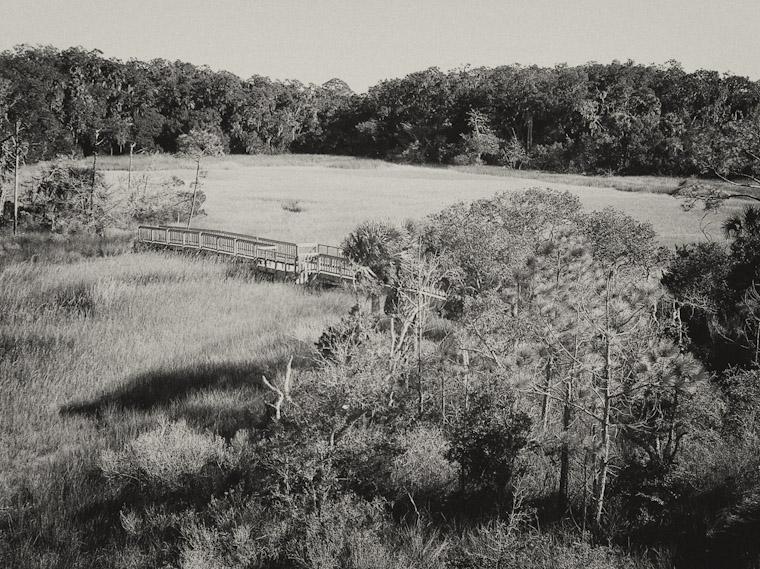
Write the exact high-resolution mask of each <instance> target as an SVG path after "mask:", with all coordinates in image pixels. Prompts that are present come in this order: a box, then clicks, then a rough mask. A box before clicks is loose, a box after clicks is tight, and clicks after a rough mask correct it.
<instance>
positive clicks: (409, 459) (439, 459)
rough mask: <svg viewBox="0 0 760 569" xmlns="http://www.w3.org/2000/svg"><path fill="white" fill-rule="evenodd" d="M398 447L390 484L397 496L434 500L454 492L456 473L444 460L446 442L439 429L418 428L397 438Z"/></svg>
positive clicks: (446, 449)
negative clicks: (399, 449) (400, 449)
mask: <svg viewBox="0 0 760 569" xmlns="http://www.w3.org/2000/svg"><path fill="white" fill-rule="evenodd" d="M398 444H399V446H400V447H401V448H402V449H403V450H402V452H401V454H400V455H398V456H397V457H396V458H395V460H394V461H393V466H392V470H391V482H392V483H393V486H394V488H395V489H396V490H397V491H398V492H399V493H400V494H401V495H404V494H406V493H407V492H408V493H409V494H411V495H412V496H414V497H417V496H419V497H422V498H434V497H441V496H445V495H447V494H449V493H450V492H451V491H452V490H453V489H454V487H455V485H456V481H457V471H456V468H455V466H454V465H453V464H452V463H451V462H450V461H449V460H448V459H447V458H446V455H447V453H448V452H449V442H448V441H447V440H446V438H445V437H444V434H443V432H442V431H441V429H440V428H438V427H434V426H426V425H419V426H417V427H415V428H414V429H413V430H411V431H410V432H409V433H408V434H406V435H402V436H399V437H398Z"/></svg>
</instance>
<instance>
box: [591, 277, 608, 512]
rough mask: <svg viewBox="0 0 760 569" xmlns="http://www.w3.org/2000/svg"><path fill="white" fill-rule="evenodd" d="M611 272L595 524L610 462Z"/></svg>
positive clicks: (605, 333)
mask: <svg viewBox="0 0 760 569" xmlns="http://www.w3.org/2000/svg"><path fill="white" fill-rule="evenodd" d="M611 280H612V274H611V273H610V275H609V276H608V277H607V296H606V298H605V301H604V312H605V331H604V373H603V377H602V386H601V396H602V404H603V405H604V407H603V410H602V417H601V419H602V420H601V439H602V441H601V442H602V450H601V452H602V456H601V458H600V461H599V475H598V480H597V485H596V486H597V488H596V513H595V515H594V520H595V521H596V524H597V525H599V522H600V521H601V519H602V513H603V512H604V493H605V491H606V489H607V477H608V474H609V462H610V411H611V400H610V379H611V374H612V342H611V338H610V288H611V286H612V284H611Z"/></svg>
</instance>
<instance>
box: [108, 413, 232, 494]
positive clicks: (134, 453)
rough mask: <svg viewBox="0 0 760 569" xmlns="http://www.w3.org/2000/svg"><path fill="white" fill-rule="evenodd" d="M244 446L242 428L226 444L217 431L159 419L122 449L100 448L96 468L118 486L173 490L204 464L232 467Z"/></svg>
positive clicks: (163, 490)
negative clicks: (200, 429) (211, 432)
mask: <svg viewBox="0 0 760 569" xmlns="http://www.w3.org/2000/svg"><path fill="white" fill-rule="evenodd" d="M246 446H247V433H246V432H245V431H240V432H238V434H236V435H235V438H234V439H233V440H232V441H231V443H229V444H228V443H226V442H225V440H224V439H222V438H221V437H220V436H218V435H212V434H208V433H203V434H202V433H196V432H195V431H193V430H192V429H191V428H190V427H188V426H187V423H186V422H185V421H184V420H180V421H179V422H176V423H172V422H169V421H167V420H162V421H161V422H160V423H159V425H158V426H157V427H156V428H155V429H153V430H151V431H148V432H145V433H143V434H141V435H140V436H139V437H137V439H135V440H134V441H132V442H131V443H129V444H128V445H127V446H126V448H125V449H124V450H123V451H121V452H114V451H112V450H106V451H104V452H103V453H102V454H101V457H100V468H101V470H102V471H103V474H104V475H105V476H106V478H108V479H109V480H111V481H113V482H115V483H117V484H119V485H122V486H127V485H129V484H131V483H133V482H134V483H137V484H139V485H140V486H142V487H146V488H149V489H153V490H157V491H159V492H165V491H173V490H177V489H179V488H181V487H183V486H184V485H186V484H188V483H190V482H192V478H193V477H199V476H201V473H202V472H203V471H204V470H205V469H207V468H210V469H211V470H216V471H224V470H230V469H232V468H234V467H235V466H237V464H238V463H239V462H240V458H241V454H242V452H243V450H244V449H245V448H246Z"/></svg>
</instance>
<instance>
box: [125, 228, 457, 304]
mask: <svg viewBox="0 0 760 569" xmlns="http://www.w3.org/2000/svg"><path fill="white" fill-rule="evenodd" d="M137 240H138V241H139V242H140V243H145V244H149V245H157V246H163V247H171V248H173V249H188V250H195V251H209V252H211V253H217V254H219V255H226V256H229V257H234V258H239V259H245V260H248V261H250V262H252V263H254V264H255V265H256V266H257V268H259V269H261V270H263V271H267V272H270V273H277V274H281V275H291V276H293V277H294V278H295V279H296V282H298V283H301V284H304V283H307V282H311V281H319V282H334V283H340V282H354V281H355V279H356V270H355V266H354V265H353V263H351V261H350V260H348V259H347V258H346V257H345V256H344V255H343V250H342V249H341V248H340V247H335V246H333V245H322V244H319V243H301V244H298V243H289V242H287V241H277V240H276V239H269V238H266V237H256V236H252V235H242V234H239V233H230V232H228V231H217V230H212V229H190V228H185V227H176V226H168V225H159V226H149V225H141V226H140V227H139V228H138V230H137ZM422 294H423V295H425V296H426V297H431V298H434V299H437V300H444V299H445V298H446V295H445V293H444V292H442V291H440V290H438V289H433V288H428V287H426V288H425V289H424V290H423V291H422Z"/></svg>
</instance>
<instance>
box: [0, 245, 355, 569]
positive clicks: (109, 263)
mask: <svg viewBox="0 0 760 569" xmlns="http://www.w3.org/2000/svg"><path fill="white" fill-rule="evenodd" d="M67 258H68V259H70V258H71V257H67ZM228 269H229V265H228V263H226V262H224V261H221V260H218V259H215V258H203V257H200V258H196V259H188V258H185V257H180V256H176V255H172V254H168V253H167V254H164V253H157V252H145V253H140V254H124V255H121V256H116V257H95V258H81V257H80V258H78V260H76V261H74V262H70V263H60V262H59V263H51V262H47V261H45V262H43V261H37V262H29V261H25V262H7V261H5V262H4V263H3V265H2V268H0V315H1V316H0V431H1V432H2V433H3V437H2V439H1V440H0V512H5V513H7V515H6V514H5V513H4V514H3V516H0V532H1V533H3V534H5V535H6V536H7V537H8V539H9V540H10V543H9V544H6V545H8V547H9V550H8V551H6V552H5V553H6V554H7V555H10V556H11V558H10V559H11V560H12V562H11V561H8V560H7V559H4V558H3V548H2V547H0V565H2V566H11V565H14V566H29V567H37V566H51V567H53V566H72V567H73V566H75V565H76V564H77V563H78V561H76V558H75V557H76V555H75V554H76V553H77V552H79V553H80V554H81V552H82V549H81V548H87V547H96V546H98V547H99V546H100V545H102V544H100V545H98V543H95V541H98V540H106V541H107V540H108V539H111V537H112V536H111V532H112V531H114V530H113V528H114V527H116V528H118V527H120V525H119V522H118V513H119V508H120V506H119V504H117V503H115V502H114V500H116V501H117V502H118V499H119V498H118V496H115V495H114V494H113V490H112V489H109V487H108V486H107V485H105V480H104V478H103V476H102V474H100V469H99V467H98V464H99V460H100V457H101V454H102V453H103V452H106V451H111V452H121V451H122V449H123V448H125V446H126V447H127V448H128V446H127V445H129V444H130V442H131V441H134V440H137V439H138V437H140V436H141V434H143V433H146V432H150V431H151V429H155V428H156V426H157V425H160V424H161V422H162V421H163V422H165V421H175V422H183V424H186V425H187V428H188V429H190V428H192V429H194V430H196V431H197V432H199V433H204V432H208V433H215V436H222V437H229V438H231V437H233V436H234V434H235V433H236V432H237V431H239V430H240V429H245V428H252V427H255V426H256V425H257V424H260V423H261V421H262V420H263V419H264V417H265V414H266V409H267V408H266V406H265V405H264V397H265V396H262V391H261V389H260V385H261V375H262V374H266V375H267V377H270V378H272V379H274V378H276V377H277V376H278V375H279V374H281V373H282V370H283V368H284V362H285V361H287V359H288V358H289V356H290V355H295V356H296V360H295V363H294V365H295V367H296V370H298V369H301V368H303V367H304V366H306V367H308V366H309V365H310V362H311V359H310V357H311V355H310V349H311V345H312V344H313V342H314V341H315V340H316V339H317V338H318V337H319V334H320V333H321V331H322V330H323V329H324V328H326V327H327V326H328V325H330V324H332V323H335V322H336V321H337V320H338V319H339V318H340V317H341V316H342V315H343V314H344V313H345V312H346V311H347V310H348V307H349V305H350V304H351V302H352V299H351V296H350V295H348V294H346V293H343V292H341V291H339V290H336V291H311V290H304V289H300V288H296V287H294V286H293V285H289V284H285V283H264V282H250V281H248V280H245V279H241V278H236V277H235V276H230V275H229V273H228ZM296 373H298V371H296ZM198 436H202V435H198ZM214 440H216V439H214ZM99 525H102V526H103V527H102V528H100V529H96V528H97V527H98V526H99ZM107 528H111V529H107ZM88 532H91V533H90V534H88ZM46 555H47V556H48V557H45V556H46ZM21 560H24V563H21ZM6 562H7V563H10V565H9V564H7V563H6Z"/></svg>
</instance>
